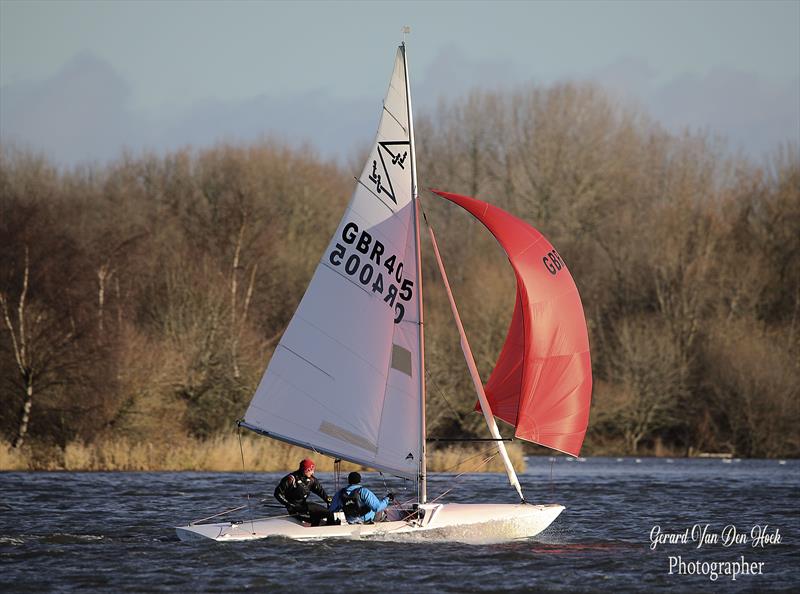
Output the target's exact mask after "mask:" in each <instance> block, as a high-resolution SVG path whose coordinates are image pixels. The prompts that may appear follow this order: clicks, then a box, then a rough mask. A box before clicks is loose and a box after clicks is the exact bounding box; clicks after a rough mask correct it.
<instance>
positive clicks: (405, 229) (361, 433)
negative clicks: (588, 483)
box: [176, 43, 592, 541]
mask: <svg viewBox="0 0 800 594" xmlns="http://www.w3.org/2000/svg"><path fill="white" fill-rule="evenodd" d="M434 192H435V194H437V195H438V196H440V197H442V198H444V199H446V200H449V201H450V202H453V203H455V204H457V205H458V206H460V207H462V208H464V209H466V210H467V211H468V212H469V213H471V214H472V215H473V216H474V217H475V218H476V219H478V220H479V221H480V222H481V223H483V225H485V226H486V227H487V229H488V230H489V232H491V233H492V234H493V235H494V237H495V238H496V239H497V241H498V242H499V243H500V245H501V246H502V247H503V249H504V250H505V251H506V254H507V255H508V258H509V262H510V263H511V265H512V267H513V269H514V273H515V275H516V281H517V294H516V303H515V306H514V313H513V315H512V320H511V325H510V328H509V331H508V335H507V337H506V341H505V343H504V346H503V348H502V350H501V353H500V356H499V359H498V361H497V363H496V365H495V368H494V370H493V372H492V374H491V377H490V378H489V380H488V382H487V383H486V385H485V387H484V385H483V382H482V381H481V379H480V377H479V375H478V370H477V367H476V365H475V361H474V360H473V357H472V354H471V351H470V347H469V343H468V341H467V337H466V335H465V333H464V329H463V326H462V324H461V321H460V318H459V315H458V310H457V308H456V303H455V300H454V299H453V295H452V292H451V291H450V288H449V284H448V282H447V276H446V272H445V269H444V265H443V264H442V260H441V256H440V254H439V249H438V244H437V243H436V237H435V234H434V233H433V229H432V227H429V229H428V230H429V234H430V238H431V244H432V246H433V249H434V253H435V255H436V259H437V262H438V265H439V269H440V272H441V275H442V279H443V281H444V284H445V287H446V289H447V294H448V297H449V300H450V305H451V309H452V312H453V315H454V319H455V322H456V325H457V327H458V329H459V332H460V336H461V346H462V350H463V352H464V355H465V358H466V362H467V367H468V369H469V371H470V374H471V376H472V379H473V384H474V386H475V389H476V393H477V397H478V405H477V406H476V408H479V409H480V410H481V411H482V412H483V415H484V417H485V419H486V422H487V425H488V427H489V431H490V433H491V435H492V440H493V441H495V442H496V444H497V447H498V449H499V454H500V455H501V457H502V459H503V463H504V466H505V470H506V473H507V474H508V477H509V483H510V485H511V486H512V487H513V488H514V489H515V490H516V492H517V496H518V497H519V502H517V503H485V504H458V503H439V502H438V501H429V500H428V495H427V471H426V428H425V373H424V369H425V348H424V335H423V334H424V332H423V331H424V320H423V304H422V290H421V288H422V272H421V265H420V244H421V237H420V212H421V207H420V202H419V198H418V193H417V171H416V159H415V145H414V128H413V117H412V109H411V93H410V88H409V76H408V65H407V56H406V46H405V43H403V44H401V45H400V46H399V48H398V50H397V54H396V57H395V62H394V69H393V71H392V77H391V80H390V83H389V89H388V91H387V94H386V97H385V99H384V103H383V110H382V114H381V117H380V123H379V126H378V132H377V137H376V140H375V143H374V145H373V146H372V151H371V153H370V155H369V158H368V159H367V161H366V163H365V166H364V169H363V171H362V172H361V175H360V176H359V177H358V178H357V182H356V186H355V191H354V193H353V196H352V199H351V201H350V203H349V205H348V206H347V209H346V211H345V213H344V216H343V217H342V219H341V221H340V222H339V225H338V228H337V230H336V233H335V234H334V235H333V238H332V239H331V241H330V243H329V245H328V247H327V249H326V250H325V252H324V254H323V255H322V257H321V259H320V262H319V264H318V266H317V268H316V270H315V272H314V275H313V277H312V279H311V282H310V284H309V286H308V289H307V290H306V293H305V295H304V296H303V298H302V300H301V302H300V304H299V306H298V308H297V310H296V312H295V314H294V316H293V318H292V319H291V321H290V323H289V325H288V326H287V328H286V331H285V332H284V334H283V337H282V338H281V340H280V343H279V344H278V346H277V347H276V349H275V352H274V353H273V355H272V358H271V360H270V362H269V365H268V367H267V370H266V372H265V373H264V376H263V377H262V379H261V382H260V383H259V386H258V388H257V390H256V392H255V395H254V396H253V398H252V400H251V402H250V405H249V407H248V409H247V411H246V413H245V415H244V418H243V420H241V421H240V426H241V427H243V428H245V429H248V430H251V431H254V432H256V433H258V434H261V435H264V436H267V437H270V438H273V439H277V440H280V441H283V442H287V443H290V444H294V445H297V446H301V447H303V448H307V449H309V450H313V451H315V452H318V453H320V454H323V455H327V456H331V457H334V458H337V459H341V460H347V461H350V462H353V463H356V464H359V465H363V466H366V467H369V468H373V469H376V470H379V471H381V472H383V473H388V474H391V475H394V476H397V477H402V478H405V479H409V480H413V481H414V484H415V490H416V502H413V503H412V504H410V505H398V506H391V507H390V508H389V510H388V513H387V516H386V519H385V521H381V522H377V523H375V524H353V525H348V524H347V523H345V522H343V523H342V524H341V525H331V526H326V525H322V526H317V527H312V526H309V525H308V524H304V523H303V522H301V521H300V520H298V519H295V518H293V517H289V516H279V517H265V518H259V519H248V520H244V521H228V522H215V523H200V522H198V523H191V524H189V525H186V526H180V527H177V528H176V531H177V534H178V537H179V538H181V539H183V540H190V539H198V538H199V539H212V540H217V541H239V540H252V539H259V538H266V537H270V536H280V537H288V538H292V539H298V540H315V539H327V538H360V537H374V536H378V537H380V536H387V535H388V536H391V535H395V534H398V535H399V534H417V533H420V534H423V533H424V534H428V533H437V534H439V535H443V536H444V537H446V536H447V535H448V534H462V535H463V534H464V532H465V530H466V531H474V530H479V529H480V530H484V531H488V532H489V533H491V534H494V535H496V536H497V535H502V537H503V538H525V537H531V536H535V535H536V534H538V533H539V532H541V531H542V530H544V529H545V528H547V527H548V526H549V525H550V524H551V523H552V522H553V521H554V520H555V519H556V517H557V516H558V515H559V514H560V513H561V512H562V511H563V509H564V507H563V506H562V505H558V504H547V505H537V504H533V503H530V502H528V501H526V500H525V498H524V496H523V493H522V488H521V486H520V483H519V480H518V479H517V475H516V472H515V470H514V468H513V465H512V464H511V461H510V459H509V456H508V453H507V452H506V449H505V445H504V443H503V438H502V437H501V435H500V432H499V430H498V427H497V423H496V420H495V417H497V418H500V419H502V420H504V421H506V422H508V423H510V424H511V425H513V426H514V427H515V437H517V438H519V439H523V440H527V441H530V442H533V443H537V444H541V445H544V446H547V447H550V448H552V449H555V450H557V451H560V452H564V453H567V454H570V455H572V456H577V455H578V452H579V450H580V448H581V444H582V443H583V438H584V435H585V432H586V427H587V424H588V417H589V405H590V400H591V383H592V377H591V363H590V357H589V341H588V335H587V330H586V321H585V318H584V314H583V306H582V305H581V301H580V297H579V295H578V290H577V288H576V286H575V283H574V281H573V279H572V277H571V275H570V273H569V271H568V270H567V267H566V265H565V263H564V261H563V259H562V258H561V256H560V255H559V254H558V252H557V251H556V250H555V248H553V246H552V245H551V244H550V243H549V242H548V241H547V239H545V238H544V236H542V234H541V233H539V232H538V231H537V230H536V229H534V228H533V227H531V226H530V225H528V224H527V223H525V222H523V221H521V220H520V219H518V218H516V217H514V216H512V215H510V214H509V213H507V212H505V211H503V210H501V209H499V208H497V207H495V206H492V205H490V204H488V203H486V202H483V201H480V200H478V199H475V198H471V197H467V196H459V195H456V194H451V193H446V192H440V191H434Z"/></svg>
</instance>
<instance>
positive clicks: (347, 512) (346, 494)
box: [330, 472, 394, 524]
mask: <svg viewBox="0 0 800 594" xmlns="http://www.w3.org/2000/svg"><path fill="white" fill-rule="evenodd" d="M347 483H348V485H347V487H345V488H344V489H339V491H338V492H337V493H336V495H334V496H333V502H332V503H331V508H330V511H332V512H337V511H343V512H344V516H345V518H347V523H348V524H368V523H371V522H372V521H373V520H374V519H375V514H376V513H378V512H382V511H383V510H385V509H386V508H387V507H389V502H390V501H394V493H389V494H388V495H386V497H384V498H383V499H378V497H377V496H376V495H375V493H373V492H372V491H370V490H369V489H367V488H366V487H362V486H361V475H360V474H359V473H357V472H351V473H350V474H349V475H348V476H347Z"/></svg>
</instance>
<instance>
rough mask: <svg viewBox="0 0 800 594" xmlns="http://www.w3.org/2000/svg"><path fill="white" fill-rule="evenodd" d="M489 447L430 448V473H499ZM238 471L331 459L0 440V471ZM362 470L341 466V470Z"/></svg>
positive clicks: (293, 453) (280, 446)
mask: <svg viewBox="0 0 800 594" xmlns="http://www.w3.org/2000/svg"><path fill="white" fill-rule="evenodd" d="M508 450H509V455H510V456H511V460H512V462H513V463H514V467H515V468H516V469H517V471H518V472H522V471H523V470H524V469H525V458H524V454H523V450H522V446H521V445H520V444H510V446H509V447H508ZM495 451H496V450H495V449H494V446H492V445H490V444H484V446H483V447H479V448H475V447H465V446H462V447H457V446H452V447H449V448H445V449H439V450H435V451H432V452H430V453H429V455H428V470H429V471H430V472H503V463H502V461H501V460H500V459H499V456H494V457H493V458H492V459H491V460H489V461H488V462H487V461H486V459H487V458H489V457H490V456H492V454H493V453H494V452H495ZM242 454H243V455H244V467H245V468H246V469H247V470H248V471H255V472H283V471H288V470H293V469H295V468H297V464H298V462H299V461H300V460H301V459H303V458H306V457H312V458H313V459H314V461H315V462H316V464H317V470H319V471H322V472H326V471H332V470H333V460H332V459H330V458H327V457H325V456H321V455H319V454H315V453H314V452H310V451H308V450H304V449H302V448H298V447H295V446H290V445H288V444H284V443H281V442H277V441H273V440H270V439H263V438H251V437H249V436H248V437H243V438H242V447H241V448H240V447H239V440H238V438H237V437H236V436H226V437H218V438H214V439H209V440H205V441H199V440H195V439H189V438H185V439H181V440H178V441H173V442H164V443H152V442H148V443H135V442H129V441H126V440H114V441H103V442H97V443H92V444H83V443H80V442H76V443H70V444H68V445H67V446H66V447H64V448H60V447H55V446H45V445H39V444H32V445H28V446H24V447H22V448H19V449H14V448H12V447H11V446H10V445H9V444H8V443H4V442H0V471H10V470H66V471H73V472H85V471H152V472H157V471H212V472H236V471H240V470H242ZM361 468H363V467H360V466H357V465H353V464H348V463H342V469H343V470H347V471H349V470H354V469H361Z"/></svg>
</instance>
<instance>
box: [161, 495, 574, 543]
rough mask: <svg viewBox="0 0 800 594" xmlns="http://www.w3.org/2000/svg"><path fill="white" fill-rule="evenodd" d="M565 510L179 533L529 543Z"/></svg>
mask: <svg viewBox="0 0 800 594" xmlns="http://www.w3.org/2000/svg"><path fill="white" fill-rule="evenodd" d="M563 510H564V506H562V505H555V504H551V505H530V504H462V503H448V504H424V505H420V506H419V507H418V513H415V514H412V515H410V516H408V517H407V518H406V519H401V518H402V516H403V515H404V514H403V512H402V511H401V510H399V509H397V508H390V510H388V511H389V515H388V519H387V521H383V522H378V523H376V524H346V523H342V525H340V526H318V527H311V526H309V525H308V524H305V525H304V524H302V523H300V522H299V521H298V520H296V519H294V518H290V517H285V516H284V517H277V518H261V519H255V520H252V521H251V520H245V521H242V522H238V523H231V522H222V523H217V524H190V525H188V526H179V527H177V528H176V529H175V531H176V532H177V534H178V538H180V539H181V540H198V539H199V540H204V539H211V540H216V541H239V540H256V539H261V538H268V537H270V536H277V537H283V538H291V539H295V540H322V539H329V538H348V539H353V538H369V537H375V538H392V537H393V536H395V535H420V536H421V537H427V536H430V537H432V538H436V539H440V540H453V541H479V542H486V541H504V540H513V539H519V538H529V537H532V536H535V535H537V534H539V533H540V532H541V531H542V530H544V529H545V528H547V527H548V526H549V525H550V524H551V523H552V522H553V520H555V519H556V518H557V517H558V515H559V514H560V513H561V512H562V511H563Z"/></svg>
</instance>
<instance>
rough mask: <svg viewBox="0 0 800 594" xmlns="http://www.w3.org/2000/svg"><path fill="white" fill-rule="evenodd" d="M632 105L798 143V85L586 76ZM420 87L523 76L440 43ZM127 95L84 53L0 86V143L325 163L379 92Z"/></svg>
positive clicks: (634, 67)
mask: <svg viewBox="0 0 800 594" xmlns="http://www.w3.org/2000/svg"><path fill="white" fill-rule="evenodd" d="M581 78H584V79H586V78H588V79H592V80H595V81H596V82H598V83H599V84H600V85H602V86H604V87H606V88H608V89H609V90H611V91H612V93H616V94H618V95H620V96H624V97H626V98H627V99H628V100H632V101H631V102H636V103H638V104H639V105H640V106H641V107H643V108H644V110H645V111H647V112H649V113H650V115H651V116H653V118H654V119H656V120H658V121H660V122H661V123H662V124H664V125H665V126H667V127H668V128H669V129H671V130H673V131H675V132H680V131H682V130H683V129H685V128H687V127H688V128H691V129H702V130H706V131H708V132H710V133H712V134H719V135H722V136H724V137H727V138H728V139H729V141H730V148H732V149H734V150H736V149H742V150H743V151H744V152H745V153H746V154H749V155H751V156H756V157H757V156H761V155H762V154H763V153H764V152H766V151H770V150H773V149H774V148H775V147H777V145H778V144H779V143H781V142H785V141H787V140H789V141H793V142H798V143H800V107H798V106H799V105H800V78H795V79H794V80H793V81H790V82H786V83H782V84H778V83H775V82H770V81H768V80H766V79H765V78H764V77H761V76H759V75H756V74H752V73H747V72H742V71H738V70H733V69H727V68H716V69H714V70H711V71H710V72H708V73H707V74H705V75H702V76H700V75H682V76H679V77H675V78H673V79H670V80H664V79H663V77H659V76H658V73H657V72H655V71H654V70H653V69H652V68H651V67H650V66H649V65H648V64H647V62H645V61H643V60H640V59H638V58H625V59H622V60H620V61H618V62H615V63H614V64H611V65H609V66H608V67H607V68H605V69H602V70H600V71H597V72H595V73H594V74H592V75H591V76H584V77H581ZM419 80H420V82H419V83H418V84H417V85H415V88H414V99H415V107H416V109H417V114H422V113H425V112H426V111H429V110H431V109H432V108H433V107H434V106H435V104H436V101H437V100H438V99H439V98H440V97H443V98H445V99H451V100H452V99H456V98H458V97H459V96H461V95H463V94H464V93H467V92H468V91H469V90H470V89H472V88H483V89H487V88H489V89H492V88H494V89H498V88H500V89H502V88H511V87H513V86H514V85H515V84H519V83H520V81H521V80H522V77H521V76H520V75H519V72H517V70H516V69H515V67H514V66H513V65H512V64H511V63H510V62H498V61H480V60H478V61H475V60H472V59H470V58H469V57H468V56H466V55H465V54H464V53H463V52H462V51H461V50H459V49H458V48H456V47H455V46H447V47H445V48H443V49H442V50H441V51H440V52H439V53H438V54H437V55H436V57H435V58H434V60H433V61H432V63H431V64H430V66H429V67H428V68H426V69H425V70H424V71H423V72H421V73H420V76H419ZM131 98H132V89H131V88H130V86H129V85H128V83H127V82H126V81H125V80H124V79H123V78H122V77H121V76H120V75H119V74H118V73H117V72H116V71H115V70H114V68H113V67H112V66H111V65H110V64H108V63H107V62H105V61H103V60H101V59H99V58H97V57H96V56H94V55H92V54H89V53H82V54H79V55H78V56H76V57H74V58H73V59H72V60H70V61H69V62H68V63H67V64H66V65H65V66H64V67H63V68H62V69H61V70H60V71H59V72H57V73H56V74H55V75H54V76H53V77H51V78H49V79H47V80H45V81H42V82H36V83H30V82H28V83H14V84H10V85H7V86H4V87H2V88H0V142H2V143H3V144H15V145H17V146H21V147H25V148H30V149H32V150H34V151H38V152H43V153H44V154H45V155H47V156H48V157H49V158H51V159H53V160H54V161H55V162H56V163H58V164H61V165H67V166H72V165H75V164H77V163H80V162H86V161H89V162H100V163H104V162H107V161H110V160H113V159H116V158H118V157H119V155H120V154H121V152H122V150H123V148H128V149H131V150H133V151H134V152H138V151H141V150H143V149H149V150H156V151H159V152H160V151H165V150H170V149H175V148H178V147H181V146H187V145H190V146H193V147H196V148H199V147H204V146H209V145H213V144H214V143H216V142H219V141H227V142H253V141H257V140H259V139H261V138H263V137H265V136H269V137H277V138H279V139H282V140H284V141H286V142H288V143H290V144H293V145H298V144H301V143H309V144H310V145H312V146H313V147H314V148H315V149H316V150H317V151H318V153H319V154H321V155H322V156H324V157H332V158H339V159H340V160H341V161H342V162H344V161H346V160H347V159H348V158H351V157H352V156H353V154H354V151H355V150H356V149H357V148H359V147H363V146H364V145H365V144H366V143H367V142H369V141H370V140H372V138H373V135H374V133H375V126H376V125H377V122H378V117H379V116H380V101H381V97H365V98H338V97H334V96H333V95H332V94H331V93H330V92H329V91H328V90H324V89H314V90H310V91H306V92H303V93H299V94H295V95H291V96H276V95H259V96H255V97H251V98H247V99H244V100H239V101H227V102H221V101H210V100H207V101H203V102H197V103H195V104H191V105H189V106H188V107H187V108H186V109H185V110H184V111H183V112H181V113H178V114H174V113H173V114H172V115H158V114H155V115H153V114H150V115H146V114H144V113H140V112H137V111H135V110H134V109H133V108H132V107H131Z"/></svg>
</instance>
